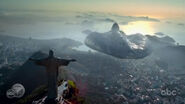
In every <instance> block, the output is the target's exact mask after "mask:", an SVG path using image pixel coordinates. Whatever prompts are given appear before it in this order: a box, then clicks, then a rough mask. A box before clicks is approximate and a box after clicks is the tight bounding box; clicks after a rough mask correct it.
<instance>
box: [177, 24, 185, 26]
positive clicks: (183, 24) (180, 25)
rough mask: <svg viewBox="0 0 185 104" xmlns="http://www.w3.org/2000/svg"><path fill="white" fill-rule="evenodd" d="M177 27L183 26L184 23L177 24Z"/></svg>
mask: <svg viewBox="0 0 185 104" xmlns="http://www.w3.org/2000/svg"><path fill="white" fill-rule="evenodd" d="M177 25H179V26H185V24H184V23H178V24H177Z"/></svg>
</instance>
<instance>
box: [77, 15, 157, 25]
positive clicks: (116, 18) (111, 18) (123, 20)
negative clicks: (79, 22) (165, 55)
mask: <svg viewBox="0 0 185 104" xmlns="http://www.w3.org/2000/svg"><path fill="white" fill-rule="evenodd" d="M107 17H108V18H107ZM76 18H78V19H79V18H80V19H88V20H92V21H97V22H107V23H114V22H117V23H119V24H124V25H125V24H128V23H129V22H134V21H151V22H160V20H159V19H156V18H150V17H148V16H140V17H137V16H122V15H117V14H110V13H100V12H87V13H81V14H78V15H76Z"/></svg>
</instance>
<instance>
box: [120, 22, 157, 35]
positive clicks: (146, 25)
mask: <svg viewBox="0 0 185 104" xmlns="http://www.w3.org/2000/svg"><path fill="white" fill-rule="evenodd" d="M152 25H153V22H148V21H136V22H129V23H128V25H121V26H120V28H121V30H122V31H124V32H125V33H126V34H127V35H130V34H136V33H141V34H143V35H146V34H150V35H153V34H154V29H153V27H152Z"/></svg>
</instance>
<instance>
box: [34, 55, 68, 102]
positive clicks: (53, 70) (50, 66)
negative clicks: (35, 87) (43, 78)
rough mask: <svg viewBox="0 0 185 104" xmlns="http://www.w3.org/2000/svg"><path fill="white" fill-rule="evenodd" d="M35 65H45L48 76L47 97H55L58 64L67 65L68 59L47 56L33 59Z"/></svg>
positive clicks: (56, 93)
mask: <svg viewBox="0 0 185 104" xmlns="http://www.w3.org/2000/svg"><path fill="white" fill-rule="evenodd" d="M34 61H35V63H36V64H37V65H40V66H44V67H46V71H47V78H48V96H47V99H56V98H57V95H58V92H57V91H58V89H57V88H58V85H57V79H58V78H57V77H58V69H59V67H60V66H67V65H68V64H69V60H65V59H59V58H56V57H48V58H45V59H40V60H34Z"/></svg>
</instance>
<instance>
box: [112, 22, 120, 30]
mask: <svg viewBox="0 0 185 104" xmlns="http://www.w3.org/2000/svg"><path fill="white" fill-rule="evenodd" d="M111 31H114V32H116V31H119V25H118V24H117V23H114V24H113V25H112V29H111Z"/></svg>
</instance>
